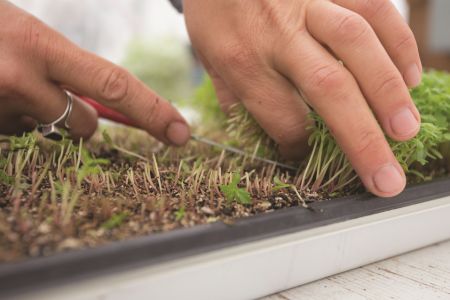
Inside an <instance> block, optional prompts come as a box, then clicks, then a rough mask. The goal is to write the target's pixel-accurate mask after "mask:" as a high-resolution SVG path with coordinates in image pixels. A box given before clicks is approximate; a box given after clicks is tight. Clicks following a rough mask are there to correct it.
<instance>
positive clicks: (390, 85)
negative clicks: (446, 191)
mask: <svg viewBox="0 0 450 300" xmlns="http://www.w3.org/2000/svg"><path fill="white" fill-rule="evenodd" d="M184 13H185V17H186V24H187V27H188V31H189V34H190V37H191V40H192V43H193V45H194V47H195V48H196V50H197V52H198V54H199V57H200V59H201V60H202V61H203V63H204V65H205V67H206V69H207V71H208V73H209V74H210V76H211V77H212V80H213V82H214V85H215V88H216V91H217V94H218V97H219V99H220V103H221V106H222V107H223V108H224V109H227V108H228V107H229V106H230V105H231V104H233V103H235V102H238V101H241V102H242V103H243V104H244V105H245V107H246V108H247V109H248V110H249V112H250V113H251V114H252V115H253V116H254V117H255V119H256V120H257V121H258V122H259V124H260V125H261V126H262V127H263V128H264V130H265V131H266V132H267V133H268V134H269V135H270V136H271V137H272V138H273V139H274V140H275V141H276V142H277V143H278V144H279V147H280V151H281V153H282V154H284V155H285V156H286V157H296V156H298V155H299V154H301V153H302V151H303V150H302V149H304V148H305V146H306V144H307V142H306V140H307V132H306V129H305V127H306V126H305V125H306V124H307V122H308V119H307V117H306V116H307V114H308V112H309V107H308V105H309V106H311V107H312V108H313V109H314V110H315V111H316V112H317V113H318V114H319V115H321V116H322V118H323V119H324V120H325V122H326V124H327V125H328V127H329V128H330V130H331V131H332V133H333V135H334V136H335V138H336V140H337V142H338V143H339V145H340V146H341V148H342V150H343V151H344V152H345V153H346V155H347V157H348V159H349V161H350V162H351V163H352V165H353V167H354V168H355V170H356V172H357V173H358V174H359V176H360V178H361V179H362V181H363V183H364V184H365V186H366V188H367V189H368V190H369V191H371V192H372V193H374V194H376V195H379V196H384V197H389V196H394V195H396V194H398V193H400V192H401V191H402V190H403V189H404V187H405V184H406V179H405V174H404V172H403V170H402V168H401V166H400V165H399V163H398V162H397V161H396V159H395V156H394V155H393V153H392V150H391V149H390V147H389V145H388V143H387V141H386V139H385V135H384V133H383V130H384V132H385V133H386V134H387V135H388V136H390V137H391V138H393V139H394V140H397V141H405V140H408V139H410V138H412V137H414V136H415V135H416V134H417V133H418V131H419V129H420V115H419V112H418V110H417V109H416V107H415V105H414V103H413V102H412V99H411V97H410V95H409V93H408V86H409V87H413V86H416V85H418V84H419V83H420V80H421V72H422V65H421V62H420V58H419V54H418V49H417V45H416V41H415V39H414V36H413V34H412V32H411V30H410V29H409V27H408V26H407V24H406V23H405V22H404V20H403V19H402V17H401V16H400V14H399V13H398V12H397V10H396V9H395V7H394V6H393V5H392V4H391V3H390V1H388V0H364V1H361V0H333V1H329V0H286V1H270V0H259V1H242V0H222V1H219V0H203V1H202V0H184ZM338 60H341V61H342V62H343V64H342V63H340V62H339V61H338ZM380 125H381V128H380Z"/></svg>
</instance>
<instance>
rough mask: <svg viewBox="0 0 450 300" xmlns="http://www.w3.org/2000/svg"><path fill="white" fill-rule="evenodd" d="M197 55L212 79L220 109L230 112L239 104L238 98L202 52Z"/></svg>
mask: <svg viewBox="0 0 450 300" xmlns="http://www.w3.org/2000/svg"><path fill="white" fill-rule="evenodd" d="M197 55H198V58H199V59H200V61H201V62H202V64H203V66H204V68H205V70H206V71H207V72H208V74H209V77H210V78H211V81H212V84H213V86H214V89H215V91H216V95H217V99H218V100H219V105H220V108H221V109H222V111H224V112H228V111H229V109H230V107H231V106H233V104H236V103H238V102H239V99H238V97H237V96H236V95H235V94H234V93H233V92H232V91H231V90H230V89H229V88H228V86H227V84H226V82H225V81H224V80H223V79H222V78H221V77H220V75H219V74H218V73H217V72H216V71H215V70H214V68H213V67H212V66H211V64H210V63H209V62H208V60H207V59H206V58H205V57H204V56H203V55H202V54H201V53H200V52H197Z"/></svg>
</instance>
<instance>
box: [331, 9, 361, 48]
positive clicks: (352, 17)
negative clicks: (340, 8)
mask: <svg viewBox="0 0 450 300" xmlns="http://www.w3.org/2000/svg"><path fill="white" fill-rule="evenodd" d="M369 29H370V27H369V24H368V23H367V21H366V20H365V19H364V18H363V17H361V16H360V15H358V14H355V13H348V14H345V15H343V16H342V17H341V18H339V19H338V20H337V21H336V25H335V30H336V34H335V35H334V36H335V37H336V38H338V39H339V40H340V41H341V42H343V43H350V44H355V43H359V42H360V41H361V40H363V39H364V38H365V37H366V36H367V34H368V32H369Z"/></svg>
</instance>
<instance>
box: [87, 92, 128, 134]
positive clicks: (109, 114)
mask: <svg viewBox="0 0 450 300" xmlns="http://www.w3.org/2000/svg"><path fill="white" fill-rule="evenodd" d="M79 98H80V99H81V100H83V101H84V102H86V103H87V104H89V105H90V106H92V107H93V108H94V109H95V110H96V111H97V113H98V116H99V117H100V118H104V119H108V120H111V121H114V122H117V123H120V124H124V125H127V126H132V127H136V125H135V124H134V123H133V122H132V121H131V120H130V119H129V118H127V117H126V116H124V115H123V114H121V113H119V112H117V111H115V110H113V109H111V108H109V107H106V106H104V105H101V104H100V103H98V102H97V101H95V100H92V99H91V98H88V97H84V96H79Z"/></svg>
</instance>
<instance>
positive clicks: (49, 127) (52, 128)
mask: <svg viewBox="0 0 450 300" xmlns="http://www.w3.org/2000/svg"><path fill="white" fill-rule="evenodd" d="M64 93H65V94H66V98H67V106H66V110H65V111H64V113H63V114H62V115H61V116H60V117H59V118H57V119H56V120H55V121H53V122H51V123H48V124H39V125H38V131H39V132H40V133H42V136H44V137H45V138H48V139H51V140H54V141H60V140H62V139H63V137H64V136H63V133H62V132H61V131H60V130H59V129H58V127H56V126H57V125H60V127H61V128H62V129H64V130H70V126H69V118H70V114H71V113H72V108H73V94H72V93H71V92H69V91H66V90H64ZM61 123H62V124H61ZM61 125H62V126H61Z"/></svg>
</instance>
